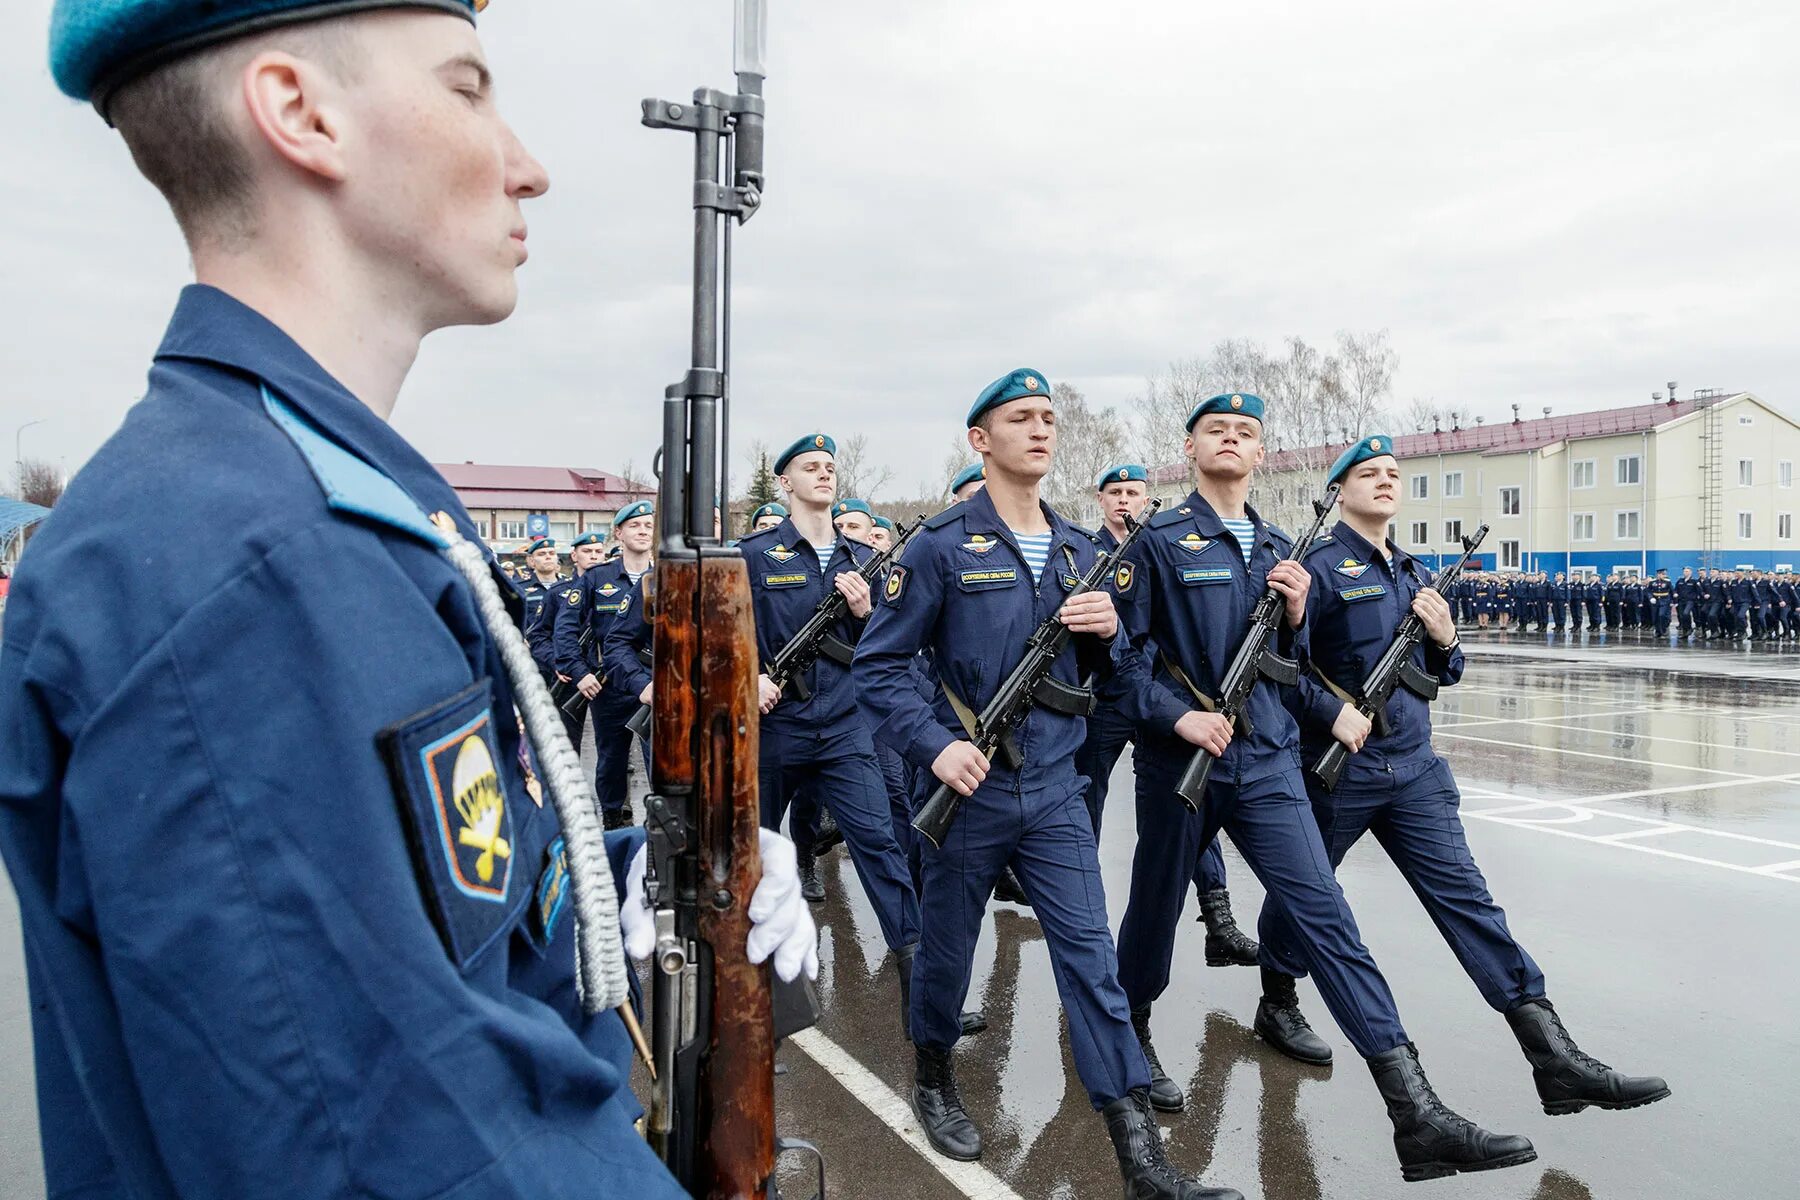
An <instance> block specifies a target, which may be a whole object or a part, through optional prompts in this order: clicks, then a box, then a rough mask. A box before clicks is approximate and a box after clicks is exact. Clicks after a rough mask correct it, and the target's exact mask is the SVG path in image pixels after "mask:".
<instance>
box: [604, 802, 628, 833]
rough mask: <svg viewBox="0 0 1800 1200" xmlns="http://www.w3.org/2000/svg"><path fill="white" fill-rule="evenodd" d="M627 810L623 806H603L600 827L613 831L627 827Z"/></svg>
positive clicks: (609, 831)
mask: <svg viewBox="0 0 1800 1200" xmlns="http://www.w3.org/2000/svg"><path fill="white" fill-rule="evenodd" d="M625 825H626V821H625V810H624V809H622V808H603V809H601V810H600V828H601V830H602V831H603V832H606V833H611V832H612V831H613V830H615V829H623V828H625Z"/></svg>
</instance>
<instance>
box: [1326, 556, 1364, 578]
mask: <svg viewBox="0 0 1800 1200" xmlns="http://www.w3.org/2000/svg"><path fill="white" fill-rule="evenodd" d="M1368 569H1369V564H1368V563H1366V562H1357V561H1356V559H1354V558H1346V559H1345V560H1344V561H1343V562H1341V563H1339V564H1338V565H1337V566H1335V567H1333V568H1332V570H1334V571H1336V572H1337V573H1338V574H1339V575H1342V576H1344V577H1345V578H1347V579H1361V578H1362V576H1363V572H1364V571H1367V570H1368Z"/></svg>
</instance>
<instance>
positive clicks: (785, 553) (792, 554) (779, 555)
mask: <svg viewBox="0 0 1800 1200" xmlns="http://www.w3.org/2000/svg"><path fill="white" fill-rule="evenodd" d="M763 553H764V554H766V555H768V556H769V557H770V558H772V559H774V560H775V561H776V562H778V563H784V562H788V561H789V560H791V559H794V558H798V557H799V556H800V552H799V551H798V550H789V549H788V548H787V547H786V546H784V545H782V544H781V543H780V542H776V543H775V544H774V545H773V546H770V547H769V548H768V549H767V550H764V551H763Z"/></svg>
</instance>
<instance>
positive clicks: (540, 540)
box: [525, 537, 556, 554]
mask: <svg viewBox="0 0 1800 1200" xmlns="http://www.w3.org/2000/svg"><path fill="white" fill-rule="evenodd" d="M554 549H556V539H555V538H548V537H535V538H532V539H531V541H530V542H529V543H528V544H527V545H526V547H525V553H527V554H536V553H537V552H538V551H539V550H554Z"/></svg>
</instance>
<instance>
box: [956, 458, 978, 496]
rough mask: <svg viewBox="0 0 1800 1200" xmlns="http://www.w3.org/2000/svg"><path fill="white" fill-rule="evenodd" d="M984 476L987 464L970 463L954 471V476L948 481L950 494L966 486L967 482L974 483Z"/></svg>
mask: <svg viewBox="0 0 1800 1200" xmlns="http://www.w3.org/2000/svg"><path fill="white" fill-rule="evenodd" d="M986 478H987V464H986V463H971V464H969V465H968V466H966V467H964V468H963V469H962V470H960V471H958V472H957V473H956V478H955V479H952V480H951V481H950V494H951V495H953V496H954V495H955V494H956V493H957V492H958V491H960V490H961V489H963V488H965V487H967V486H968V485H969V484H971V483H976V482H978V481H980V480H983V479H986Z"/></svg>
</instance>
